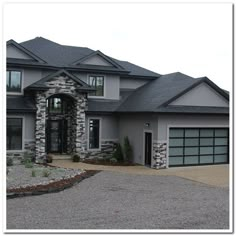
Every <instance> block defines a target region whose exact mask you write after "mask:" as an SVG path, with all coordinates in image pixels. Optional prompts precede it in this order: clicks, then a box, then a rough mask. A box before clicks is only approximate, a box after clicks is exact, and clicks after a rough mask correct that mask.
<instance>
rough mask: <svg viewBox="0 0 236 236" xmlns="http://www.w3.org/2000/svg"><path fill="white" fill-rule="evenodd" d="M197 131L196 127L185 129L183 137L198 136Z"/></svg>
mask: <svg viewBox="0 0 236 236" xmlns="http://www.w3.org/2000/svg"><path fill="white" fill-rule="evenodd" d="M198 136H199V131H198V130H196V129H186V130H185V137H198Z"/></svg>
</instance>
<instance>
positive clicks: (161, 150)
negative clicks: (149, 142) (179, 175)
mask: <svg viewBox="0 0 236 236" xmlns="http://www.w3.org/2000/svg"><path fill="white" fill-rule="evenodd" d="M166 149H167V144H166V142H158V141H154V142H153V163H154V164H153V166H152V167H153V168H156V169H162V168H166V161H167V153H166V152H167V150H166Z"/></svg>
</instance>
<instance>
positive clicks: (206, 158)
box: [200, 155, 213, 164]
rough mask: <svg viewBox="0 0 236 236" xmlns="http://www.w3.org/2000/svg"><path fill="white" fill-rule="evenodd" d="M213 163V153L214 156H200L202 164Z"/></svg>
mask: <svg viewBox="0 0 236 236" xmlns="http://www.w3.org/2000/svg"><path fill="white" fill-rule="evenodd" d="M208 163H209V164H211V163H213V155H212V156H200V164H208Z"/></svg>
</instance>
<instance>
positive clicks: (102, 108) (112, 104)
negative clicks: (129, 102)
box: [88, 90, 133, 112]
mask: <svg viewBox="0 0 236 236" xmlns="http://www.w3.org/2000/svg"><path fill="white" fill-rule="evenodd" d="M132 92H133V90H127V91H121V93H120V100H107V99H91V98H90V99H88V111H89V112H114V111H116V110H117V108H118V107H119V106H120V105H121V104H122V103H123V102H124V101H125V100H126V99H127V98H128V97H129V95H130V94H132Z"/></svg>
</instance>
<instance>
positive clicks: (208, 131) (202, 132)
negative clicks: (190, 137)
mask: <svg viewBox="0 0 236 236" xmlns="http://www.w3.org/2000/svg"><path fill="white" fill-rule="evenodd" d="M213 135H214V129H200V137H213Z"/></svg>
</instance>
